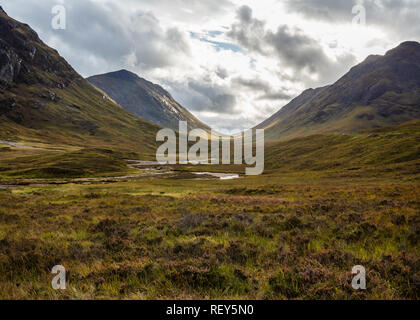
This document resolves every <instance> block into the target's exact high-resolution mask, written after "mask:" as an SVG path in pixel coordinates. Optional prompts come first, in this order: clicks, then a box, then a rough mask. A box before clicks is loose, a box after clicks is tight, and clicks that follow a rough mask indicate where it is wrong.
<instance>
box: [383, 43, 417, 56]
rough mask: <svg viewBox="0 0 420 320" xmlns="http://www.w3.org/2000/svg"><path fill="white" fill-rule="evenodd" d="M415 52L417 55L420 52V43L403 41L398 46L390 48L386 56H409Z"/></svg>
mask: <svg viewBox="0 0 420 320" xmlns="http://www.w3.org/2000/svg"><path fill="white" fill-rule="evenodd" d="M413 53H415V54H416V55H419V54H420V43H418V42H416V41H405V42H403V43H401V44H400V45H399V46H398V47H396V48H394V49H391V50H389V51H388V52H387V53H386V54H385V56H394V55H402V56H407V57H408V56H410V55H411V54H413Z"/></svg>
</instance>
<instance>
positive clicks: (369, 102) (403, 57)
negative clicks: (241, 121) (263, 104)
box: [256, 41, 420, 140]
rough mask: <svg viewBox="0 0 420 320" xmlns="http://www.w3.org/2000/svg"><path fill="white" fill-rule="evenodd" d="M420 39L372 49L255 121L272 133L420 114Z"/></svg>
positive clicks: (383, 122)
mask: <svg viewBox="0 0 420 320" xmlns="http://www.w3.org/2000/svg"><path fill="white" fill-rule="evenodd" d="M419 106H420V44H419V43H418V42H415V41H406V42H403V43H401V44H400V45H399V46H397V47H396V48H393V49H391V50H389V51H388V52H387V53H386V54H385V55H383V56H380V55H370V56H368V57H367V58H366V59H365V60H364V61H363V62H361V63H360V64H358V65H356V66H354V67H352V68H351V69H350V70H349V72H348V73H346V74H345V75H344V76H343V77H341V78H340V79H338V80H337V81H336V82H335V83H334V84H332V85H329V86H326V87H322V88H316V89H312V90H311V89H309V90H305V91H304V92H303V93H302V94H301V95H300V96H298V97H297V98H295V99H294V100H292V101H291V102H290V103H289V104H287V105H286V106H285V107H283V108H282V109H280V110H279V111H278V112H276V113H275V114H274V115H272V116H271V117H270V118H268V119H267V120H265V121H264V122H262V123H261V124H259V125H258V126H256V128H259V129H265V130H266V136H267V137H268V139H283V140H284V139H289V138H295V137H298V136H302V135H310V134H317V133H331V132H338V133H356V132H359V131H360V130H364V129H374V128H378V127H383V126H390V125H399V124H401V123H403V122H406V121H410V120H413V119H419V118H420V107H419Z"/></svg>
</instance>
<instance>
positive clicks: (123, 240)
mask: <svg viewBox="0 0 420 320" xmlns="http://www.w3.org/2000/svg"><path fill="white" fill-rule="evenodd" d="M38 183H40V184H37V185H26V186H25V185H20V186H19V185H15V186H3V187H0V203H1V206H0V298H2V299H98V298H101V299H102V298H104V299H170V298H175V299H178V298H180V299H192V298H195V299H228V298H229V299H230V298H233V299H419V296H420V273H419V270H420V269H419V266H420V261H419V257H420V250H419V238H420V237H419V230H420V228H419V227H420V216H419V212H420V201H419V198H418V195H419V194H420V185H419V183H418V180H416V179H414V180H410V179H405V180H404V181H403V180H401V179H399V178H389V179H381V178H369V179H368V178H360V177H359V178H349V177H344V178H340V177H324V178H322V177H318V178H314V177H310V176H309V175H308V176H306V177H298V178H297V177H293V176H289V177H288V176H284V175H280V174H268V175H263V176H259V177H241V178H240V179H237V180H225V181H222V180H217V179H196V178H192V177H191V176H190V175H189V173H188V172H179V173H178V174H177V175H169V176H168V175H162V176H144V177H136V178H132V179H126V180H123V181H108V182H106V181H90V182H86V183H83V184H80V183H68V184H62V185H49V184H42V181H38ZM54 265H63V266H65V268H66V270H67V271H68V287H67V289H66V290H61V291H60V290H58V291H56V290H53V289H52V288H51V279H52V277H53V275H52V274H51V269H52V267H53V266H54ZM355 265H362V266H364V267H365V268H366V273H367V289H366V290H364V291H356V290H354V289H353V288H352V286H351V280H352V277H353V275H352V274H351V270H352V267H353V266H355Z"/></svg>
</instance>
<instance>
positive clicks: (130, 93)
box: [87, 70, 211, 131]
mask: <svg viewBox="0 0 420 320" xmlns="http://www.w3.org/2000/svg"><path fill="white" fill-rule="evenodd" d="M87 80H88V81H89V82H90V83H91V84H93V85H94V86H96V87H98V88H99V89H101V90H103V91H104V92H105V93H106V94H108V95H109V96H110V97H111V98H112V99H114V100H115V101H116V102H117V103H119V104H120V105H121V106H122V107H124V108H125V109H126V110H127V111H129V112H131V113H132V114H135V115H136V116H139V117H140V118H143V119H146V120H148V121H151V122H153V123H156V124H158V125H161V126H163V127H167V128H171V129H174V130H178V128H179V121H187V122H188V125H189V127H190V128H191V129H196V128H200V129H204V130H206V131H210V130H211V128H210V127H208V126H207V125H205V124H204V123H202V122H201V121H200V120H198V119H197V118H196V117H195V116H194V115H192V114H191V113H190V112H189V111H188V110H186V109H185V108H183V107H182V106H181V105H180V104H179V103H178V102H176V101H175V99H174V98H173V97H172V96H171V95H170V93H169V92H167V91H166V90H165V89H163V88H162V87H161V86H159V85H157V84H154V83H152V82H149V81H147V80H145V79H143V78H140V77H139V76H137V75H136V74H134V73H132V72H129V71H127V70H120V71H116V72H111V73H107V74H102V75H97V76H93V77H89V78H87Z"/></svg>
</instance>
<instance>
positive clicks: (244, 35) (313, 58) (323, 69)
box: [228, 6, 356, 85]
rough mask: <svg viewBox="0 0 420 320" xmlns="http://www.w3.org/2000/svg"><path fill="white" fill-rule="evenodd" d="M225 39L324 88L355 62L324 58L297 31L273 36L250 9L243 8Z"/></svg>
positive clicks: (287, 29)
mask: <svg viewBox="0 0 420 320" xmlns="http://www.w3.org/2000/svg"><path fill="white" fill-rule="evenodd" d="M228 35H229V36H230V37H231V38H232V39H235V40H236V41H238V43H239V44H240V45H241V46H242V47H244V48H246V49H248V50H250V51H254V52H257V53H259V54H261V55H264V56H273V55H275V56H277V57H278V58H279V59H280V62H281V63H282V64H283V66H284V67H287V68H292V69H293V71H294V73H295V74H296V73H300V74H302V75H304V74H306V75H307V76H311V75H312V76H316V77H317V78H318V79H320V80H319V81H315V82H314V81H311V80H307V82H308V83H310V82H314V83H317V84H318V85H323V84H326V83H328V82H329V81H332V80H333V79H334V78H337V77H338V76H339V75H341V74H344V72H345V71H347V70H348V69H349V68H350V66H352V65H353V64H354V63H355V61H356V60H355V58H354V57H353V56H352V55H351V54H350V53H346V54H344V55H340V56H338V57H337V59H336V60H333V59H331V58H330V57H328V56H327V55H326V53H325V52H324V49H323V48H322V46H321V45H320V44H319V42H318V41H316V40H315V39H313V38H311V37H309V36H308V35H306V34H305V33H304V32H303V31H302V30H300V29H298V28H293V29H292V28H290V27H288V26H287V25H280V26H278V28H277V30H276V31H275V32H273V31H271V30H269V29H267V28H266V23H265V22H264V21H261V20H258V19H256V18H254V17H253V13H252V9H251V8H249V7H247V6H242V7H240V8H239V9H238V11H237V22H235V23H234V24H233V25H232V28H231V31H230V32H229V33H228Z"/></svg>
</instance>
